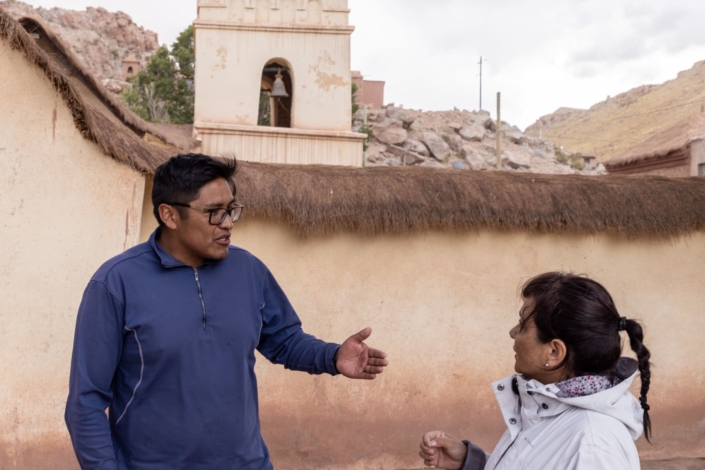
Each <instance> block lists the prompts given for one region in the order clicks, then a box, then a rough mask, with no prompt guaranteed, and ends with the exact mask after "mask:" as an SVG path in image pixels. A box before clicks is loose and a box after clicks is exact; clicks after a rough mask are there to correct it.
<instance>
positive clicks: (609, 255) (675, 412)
mask: <svg viewBox="0 0 705 470" xmlns="http://www.w3.org/2000/svg"><path fill="white" fill-rule="evenodd" d="M232 240H233V244H235V245H238V246H242V247H244V248H246V249H248V250H250V251H251V252H252V253H254V254H255V255H257V256H258V257H259V258H260V259H262V260H263V261H264V262H265V263H266V264H267V265H268V266H269V268H270V269H271V271H272V272H273V273H274V275H275V277H276V278H277V280H278V281H279V283H280V284H281V285H282V286H283V288H284V290H285V292H286V293H287V295H288V297H289V299H290V300H291V302H292V303H293V305H294V307H295V308H296V309H297V311H298V313H299V315H300V317H301V318H302V320H303V324H304V328H305V330H306V331H308V332H310V333H313V334H315V335H317V336H318V337H320V338H323V339H327V340H330V341H337V342H340V341H343V340H344V339H345V338H346V337H347V336H349V335H351V334H353V333H355V332H357V331H359V330H360V329H362V328H363V327H365V326H371V327H372V328H373V330H374V332H373V336H372V338H371V339H370V340H369V343H370V344H371V345H373V346H375V347H379V348H381V349H383V350H385V351H386V352H387V353H388V354H389V360H390V366H389V368H388V371H387V372H385V373H384V374H383V375H382V376H380V377H379V378H378V379H377V380H375V381H374V382H351V381H347V380H345V379H343V378H330V377H310V376H308V375H306V374H301V373H293V372H289V371H285V370H284V369H283V368H282V367H280V366H272V365H271V364H269V363H268V362H267V361H266V360H265V359H263V358H262V357H261V356H259V361H258V364H257V374H258V381H259V387H260V405H261V415H262V427H263V433H264V437H265V439H266V441H267V443H268V445H269V448H270V450H271V451H272V459H273V462H274V464H275V467H276V468H278V469H284V470H289V469H311V468H327V469H345V470H351V469H368V468H379V469H399V468H420V467H421V466H422V465H421V461H420V460H419V459H418V458H417V451H418V441H419V438H420V436H421V435H422V433H423V432H425V431H429V430H433V429H443V430H446V431H448V432H451V433H453V434H454V435H456V436H458V437H463V438H468V439H471V440H474V441H475V442H477V443H479V444H481V445H482V446H484V447H485V449H486V450H488V451H491V450H492V449H493V447H494V445H495V444H496V442H497V440H498V438H499V436H500V435H501V433H502V432H503V431H504V429H505V425H504V424H503V421H502V417H501V414H500V413H499V411H498V409H497V406H496V405H495V399H494V395H493V393H492V390H491V388H490V386H489V384H490V383H491V382H492V381H494V380H497V379H499V378H501V377H504V376H506V375H509V374H511V373H513V351H512V344H513V342H512V340H511V339H510V337H509V329H510V328H511V327H512V326H513V325H514V324H515V322H516V321H517V318H518V309H519V307H520V305H521V301H520V300H519V298H518V293H519V286H520V284H521V283H522V282H523V281H525V280H527V279H528V278H529V277H531V276H534V275H536V274H539V273H542V272H546V271H550V270H565V271H572V272H575V273H585V274H587V275H589V276H590V277H592V278H594V279H596V280H598V281H599V282H601V283H602V284H603V285H605V286H606V288H607V289H608V290H609V292H610V293H611V294H612V295H613V297H614V299H615V302H616V305H617V308H618V309H619V311H620V312H621V314H622V315H624V316H627V317H629V318H635V319H639V320H642V321H643V322H644V324H645V326H646V339H645V344H646V346H647V347H648V348H650V349H651V352H652V354H653V355H652V360H653V363H654V368H653V370H652V373H653V377H652V388H651V391H650V393H649V402H650V404H651V407H652V411H651V416H652V420H653V423H654V428H653V430H654V445H648V444H646V442H644V441H643V439H642V440H640V442H639V449H640V453H641V456H642V458H646V459H667V458H673V457H705V429H703V426H702V419H703V410H705V398H704V397H703V394H702V392H701V391H702V389H703V388H704V387H705V375H704V374H703V366H702V365H703V364H705V350H703V348H702V347H701V343H702V341H701V336H702V332H703V331H705V315H703V312H704V310H703V299H705V297H704V296H703V279H705V233H702V232H701V233H696V234H693V235H692V236H690V237H685V238H680V239H677V240H667V241H659V240H627V239H624V238H618V237H612V236H596V237H592V236H576V235H560V236H556V235H529V234H525V233H499V232H493V231H486V230H483V231H481V232H480V233H478V234H456V235H453V234H445V233H439V232H431V233H425V234H416V235H409V236H381V237H358V236H354V235H339V236H333V237H325V238H311V239H301V238H300V237H298V236H296V235H295V234H293V233H292V232H291V231H290V230H288V229H286V228H283V227H282V226H280V225H276V224H273V223H265V222H260V221H253V220H248V219H247V218H246V217H245V219H244V220H243V221H242V223H240V222H238V225H236V227H235V230H234V234H233V237H232ZM624 351H625V352H624V353H625V354H627V355H628V354H630V350H629V347H628V345H626V348H625V350H624ZM638 383H639V381H638V380H637V384H638ZM635 392H637V393H638V389H636V388H635Z"/></svg>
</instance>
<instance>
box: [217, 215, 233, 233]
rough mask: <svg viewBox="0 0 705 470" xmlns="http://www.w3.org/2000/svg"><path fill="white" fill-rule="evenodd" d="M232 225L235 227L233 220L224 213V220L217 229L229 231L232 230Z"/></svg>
mask: <svg viewBox="0 0 705 470" xmlns="http://www.w3.org/2000/svg"><path fill="white" fill-rule="evenodd" d="M233 225H235V222H233V218H232V217H231V216H230V213H229V212H226V213H225V218H224V219H223V221H222V222H221V223H219V224H218V227H220V228H222V229H225V230H230V229H232V228H233Z"/></svg>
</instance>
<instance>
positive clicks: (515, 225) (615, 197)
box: [236, 163, 705, 238]
mask: <svg viewBox="0 0 705 470" xmlns="http://www.w3.org/2000/svg"><path fill="white" fill-rule="evenodd" d="M236 182H237V185H238V195H239V199H240V200H241V201H242V202H243V203H244V205H245V207H246V211H247V213H248V214H249V215H253V216H255V217H259V218H263V219H268V220H275V221H278V222H281V223H284V224H286V225H289V226H291V227H292V228H293V229H294V230H295V231H296V232H297V233H299V234H301V235H304V236H311V235H325V234H332V233H342V232H352V233H357V234H362V235H378V234H405V233H412V232H420V231H429V230H443V231H452V232H467V231H477V230H480V229H483V228H490V229H498V230H511V231H523V232H530V233H559V232H570V233H576V234H599V233H612V234H621V235H626V236H628V237H658V238H663V237H672V236H678V235H683V234H686V233H690V232H693V231H698V230H703V229H705V178H679V179H672V178H663V177H650V176H646V177H644V176H605V177H586V176H579V175H568V176H555V175H537V174H517V173H507V172H475V171H453V170H439V169H434V168H419V167H407V168H386V167H382V168H380V167H377V168H359V169H353V168H345V167H325V166H315V165H311V166H298V165H297V166H287V165H272V164H260V163H243V164H242V169H241V171H240V172H239V173H238V176H237V181H236Z"/></svg>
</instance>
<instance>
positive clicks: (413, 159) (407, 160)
mask: <svg viewBox="0 0 705 470" xmlns="http://www.w3.org/2000/svg"><path fill="white" fill-rule="evenodd" d="M426 161H427V160H426V159H425V158H423V157H422V156H421V155H419V154H417V153H411V152H408V153H406V154H404V156H403V157H401V162H402V164H404V165H406V166H411V165H418V164H419V163H424V162H426Z"/></svg>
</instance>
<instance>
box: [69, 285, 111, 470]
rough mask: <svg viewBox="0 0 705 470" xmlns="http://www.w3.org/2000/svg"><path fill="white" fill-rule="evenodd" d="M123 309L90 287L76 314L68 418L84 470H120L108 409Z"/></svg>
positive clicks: (104, 290) (103, 288)
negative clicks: (118, 469) (111, 433)
mask: <svg viewBox="0 0 705 470" xmlns="http://www.w3.org/2000/svg"><path fill="white" fill-rule="evenodd" d="M123 328H124V315H123V305H122V304H121V303H120V302H119V301H118V300H117V299H116V298H115V297H114V296H113V295H112V294H111V293H110V292H109V291H108V288H107V287H106V286H105V284H103V283H101V282H97V281H91V282H90V283H89V284H88V287H86V290H85V292H84V293H83V300H82V301H81V306H80V307H79V309H78V319H77V321H76V333H75V336H74V343H73V356H72V358H71V375H70V379H69V396H68V399H67V401H66V412H65V415H64V418H65V420H66V426H67V427H68V430H69V434H70V435H71V441H72V443H73V448H74V451H75V452H76V457H77V458H78V462H79V464H80V465H81V468H82V469H84V470H86V469H101V470H113V469H117V461H116V457H115V449H114V448H113V443H112V439H111V435H110V424H109V422H108V419H107V417H106V414H105V409H106V408H107V407H108V406H109V405H110V402H111V400H112V398H113V393H112V390H111V384H112V381H113V376H114V375H115V370H116V368H117V365H118V361H119V360H120V355H121V353H122V337H123V335H122V330H123Z"/></svg>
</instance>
